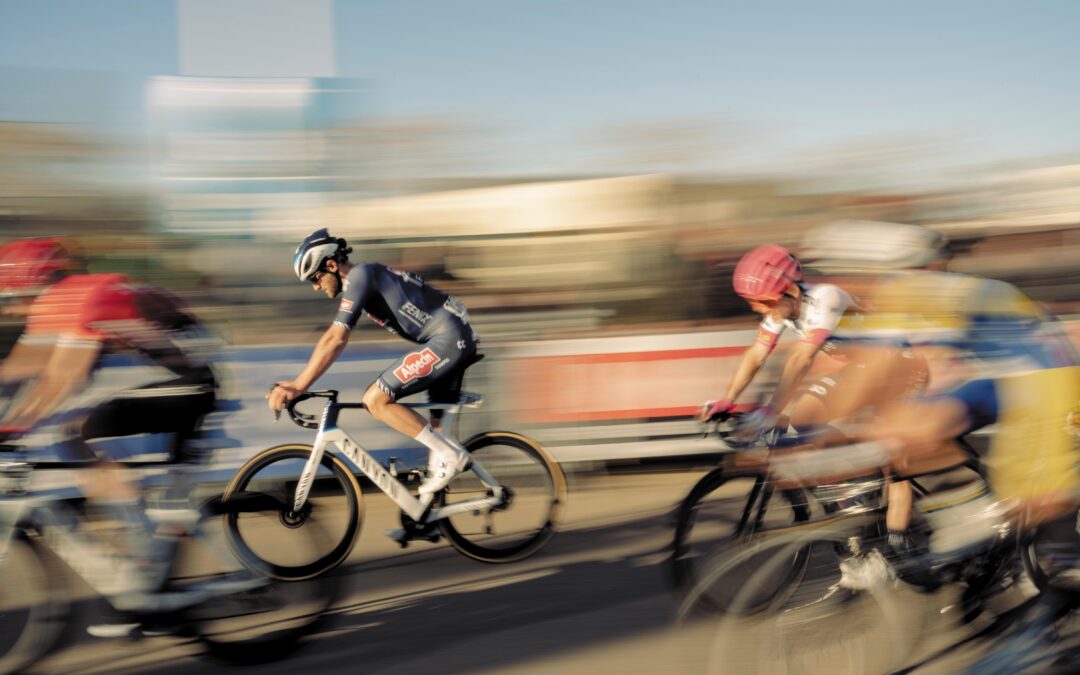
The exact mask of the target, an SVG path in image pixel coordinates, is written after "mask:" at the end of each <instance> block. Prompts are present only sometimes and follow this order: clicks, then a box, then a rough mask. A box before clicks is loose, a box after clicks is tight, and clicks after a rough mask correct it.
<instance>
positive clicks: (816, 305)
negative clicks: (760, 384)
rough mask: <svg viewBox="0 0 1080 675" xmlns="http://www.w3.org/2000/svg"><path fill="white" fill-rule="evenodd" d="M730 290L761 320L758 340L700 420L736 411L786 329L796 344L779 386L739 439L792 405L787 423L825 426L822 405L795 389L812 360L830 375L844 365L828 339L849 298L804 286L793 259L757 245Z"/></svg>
mask: <svg viewBox="0 0 1080 675" xmlns="http://www.w3.org/2000/svg"><path fill="white" fill-rule="evenodd" d="M734 287H735V292H736V293H738V294H739V295H741V296H742V297H744V298H746V299H747V300H748V301H749V303H750V307H751V309H753V310H754V311H755V312H757V313H758V314H761V315H762V317H763V319H762V321H761V324H760V325H759V326H758V334H757V339H756V340H755V341H754V344H752V345H751V346H750V348H749V349H747V350H746V352H745V353H744V354H743V357H742V360H741V361H740V362H739V365H738V367H737V368H736V370H735V375H734V376H733V377H732V380H731V383H730V384H729V385H728V389H727V395H726V396H725V397H724V399H722V400H720V401H709V402H708V403H706V404H705V405H704V406H703V408H702V418H703V419H710V418H713V417H716V416H717V415H720V414H722V413H725V412H728V411H730V410H731V409H732V408H734V407H735V405H734V401H735V400H737V399H738V398H739V396H740V395H741V394H742V393H743V391H745V390H746V388H747V387H748V386H749V385H750V383H751V382H752V381H753V379H754V377H755V376H756V375H757V373H758V371H760V370H761V367H762V366H763V365H764V364H765V362H766V360H768V358H769V355H770V354H772V352H773V349H775V347H776V344H777V342H778V341H779V340H780V335H781V334H782V333H783V332H784V330H785V329H790V330H791V331H792V332H793V333H794V334H795V335H797V336H798V337H799V340H798V342H796V343H795V344H794V345H793V346H792V348H791V354H790V355H789V357H788V360H787V361H786V362H785V364H784V369H783V373H782V374H781V376H780V383H779V385H778V386H777V388H776V390H775V391H774V392H773V395H772V397H771V399H770V400H769V402H768V403H767V404H766V405H764V406H763V407H761V408H759V409H758V410H756V411H754V412H753V413H751V414H750V415H748V416H747V417H746V418H744V420H743V422H742V425H741V426H742V431H743V435H744V436H746V437H754V436H757V435H760V434H761V433H763V432H765V431H767V430H768V429H770V428H772V427H774V426H775V425H776V423H777V420H778V418H779V414H780V412H781V411H783V410H784V409H785V408H786V407H787V406H788V405H789V404H792V412H791V423H792V425H793V426H795V427H796V428H803V427H806V426H812V425H815V424H819V423H824V422H826V421H827V420H826V419H823V418H824V417H825V416H826V415H827V413H826V410H825V405H824V403H823V402H822V401H821V400H820V399H816V398H814V397H812V396H811V397H807V396H806V395H805V393H807V392H801V391H800V385H801V384H803V380H804V379H805V377H806V374H807V373H808V372H809V371H810V368H811V366H812V365H814V363H815V361H817V362H818V363H819V367H824V368H825V369H826V370H829V371H836V370H839V369H840V368H842V367H843V366H844V365H845V364H846V362H845V361H844V360H843V359H842V358H838V357H837V356H832V354H835V353H837V352H838V351H839V350H838V349H837V344H836V341H835V340H834V339H833V337H834V333H835V331H836V327H837V325H838V324H839V323H840V319H841V318H842V317H843V316H844V314H845V313H846V312H848V311H849V310H850V309H852V308H855V307H857V303H856V302H855V300H854V298H852V297H851V295H849V294H848V293H847V292H845V291H844V290H843V289H842V288H840V287H838V286H834V285H832V284H806V283H804V282H803V274H802V265H801V264H800V263H799V261H798V259H797V258H795V256H793V255H792V254H791V253H790V252H788V250H787V249H785V248H783V247H782V246H777V245H775V244H767V245H765V246H760V247H758V248H756V249H754V250H753V251H750V252H749V253H747V254H746V255H745V256H743V258H742V259H741V260H740V261H739V264H738V265H737V266H736V268H735V275H734ZM796 399H797V400H796ZM804 399H805V400H804Z"/></svg>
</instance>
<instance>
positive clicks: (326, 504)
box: [222, 443, 364, 581]
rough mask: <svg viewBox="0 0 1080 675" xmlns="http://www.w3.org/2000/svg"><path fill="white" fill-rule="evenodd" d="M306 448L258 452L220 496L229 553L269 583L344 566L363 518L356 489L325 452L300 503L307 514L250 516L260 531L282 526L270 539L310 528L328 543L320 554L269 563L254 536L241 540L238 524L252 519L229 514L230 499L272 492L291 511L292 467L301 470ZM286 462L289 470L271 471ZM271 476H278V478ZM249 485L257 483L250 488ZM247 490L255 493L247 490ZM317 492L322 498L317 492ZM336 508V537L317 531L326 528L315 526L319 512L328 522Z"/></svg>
mask: <svg viewBox="0 0 1080 675" xmlns="http://www.w3.org/2000/svg"><path fill="white" fill-rule="evenodd" d="M311 449H312V446H310V445H305V444H297V443H290V444H285V445H278V446H275V447H272V448H268V449H266V450H263V451H262V452H260V453H259V454H257V455H255V456H254V457H252V458H251V459H249V460H248V461H247V462H246V463H245V464H244V465H243V466H242V467H240V470H239V471H237V472H236V475H235V476H233V479H232V480H231V481H230V482H229V485H228V486H227V487H226V488H225V493H224V495H223V496H222V503H223V505H224V509H225V510H226V513H225V515H224V519H225V524H226V528H225V531H226V539H227V540H228V542H229V546H230V548H231V549H232V551H233V553H234V554H235V555H236V556H237V557H238V558H239V559H240V560H241V561H242V562H243V563H244V564H245V565H246V566H247V567H248V568H249V569H252V570H254V571H257V572H259V573H261V574H265V575H267V576H269V577H271V578H274V579H280V580H283V581H300V580H304V579H310V578H312V577H315V576H318V575H320V574H325V573H326V572H328V571H330V570H332V569H334V568H335V567H337V566H338V565H340V564H341V563H342V562H344V561H345V559H346V558H347V557H348V556H349V553H351V552H352V550H353V547H354V546H355V545H356V541H357V539H358V538H359V535H360V528H361V525H362V523H363V515H364V513H363V496H362V493H361V490H360V484H359V482H358V481H357V480H356V476H355V475H353V473H352V471H350V470H349V468H348V467H347V466H346V465H345V463H344V462H342V461H341V460H340V459H338V458H337V457H336V456H334V455H332V454H330V453H329V452H327V453H324V454H323V456H322V460H321V461H320V465H321V468H320V471H321V472H325V473H323V474H322V475H321V476H317V477H316V479H315V480H313V484H312V493H311V495H310V496H309V498H308V503H307V504H305V509H307V512H306V515H305V514H300V516H299V517H297V516H295V515H293V514H292V513H291V512H290V511H291V508H285V507H283V508H279V509H277V510H270V511H259V512H255V515H257V516H262V518H261V521H262V522H260V523H259V525H260V526H262V527H265V526H267V525H270V526H271V527H272V525H273V523H274V521H275V520H276V521H277V522H278V523H279V524H280V525H281V528H273V531H272V532H271V534H275V533H276V534H278V535H280V534H282V533H283V532H284V531H285V530H296V529H302V528H305V527H308V526H309V525H311V526H312V528H311V529H313V530H315V531H316V532H315V534H319V535H320V536H322V537H324V538H329V539H331V540H332V542H331V544H330V546H329V547H328V548H329V550H328V551H327V552H326V553H325V554H316V555H317V557H316V558H315V559H314V560H305V561H303V562H293V561H275V560H269V559H267V557H268V556H267V555H266V554H264V553H263V552H262V551H261V550H258V549H259V548H260V547H256V546H254V544H255V543H256V542H255V541H254V539H255V535H254V534H248V535H245V533H244V531H243V530H244V529H245V528H243V527H241V524H242V523H243V522H245V521H246V520H248V519H251V518H252V513H251V512H244V511H241V512H236V511H233V512H229V511H228V508H229V500H230V498H232V499H237V498H238V497H239V496H240V495H241V494H242V493H248V492H257V493H264V494H268V493H272V494H274V496H275V497H277V498H278V500H279V502H280V503H281V504H283V505H285V504H288V505H290V507H291V503H292V496H293V494H294V492H295V484H296V481H297V480H298V479H299V476H300V470H299V469H298V468H297V467H298V466H303V463H304V462H306V461H307V459H308V457H310V455H311ZM285 462H289V463H292V464H295V465H296V466H292V467H289V470H285V469H283V468H282V467H280V466H279V467H278V468H277V469H273V465H274V464H281V463H285ZM264 472H265V474H264V475H263V476H262V477H260V474H261V473H264ZM275 473H280V474H281V475H280V477H279V476H276V475H275ZM323 479H328V480H323ZM253 483H257V484H255V485H253ZM251 487H255V488H256V489H254V490H249V488H251ZM317 489H318V490H321V491H322V493H323V494H319V493H317ZM327 491H329V492H330V493H332V494H330V496H329V497H327V496H325V494H326V493H327ZM339 491H340V493H339ZM335 508H336V509H343V510H344V512H345V513H344V524H343V525H338V526H335V527H334V528H333V529H334V530H335V532H334V533H332V534H330V535H327V534H325V533H324V532H321V531H320V528H325V527H328V526H329V525H330V523H329V522H328V521H326V520H320V521H316V520H315V515H317V514H318V513H320V512H321V513H325V514H326V515H327V518H331V517H333V516H332V514H331V511H332V510H333V509H335ZM251 529H256V528H255V527H253V528H251ZM271 546H272V550H273V551H274V552H275V553H278V554H285V553H288V554H291V555H296V554H299V553H300V552H301V551H302V549H300V548H298V547H283V546H280V545H277V544H272V545H271Z"/></svg>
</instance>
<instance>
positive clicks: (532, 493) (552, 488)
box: [437, 431, 566, 563]
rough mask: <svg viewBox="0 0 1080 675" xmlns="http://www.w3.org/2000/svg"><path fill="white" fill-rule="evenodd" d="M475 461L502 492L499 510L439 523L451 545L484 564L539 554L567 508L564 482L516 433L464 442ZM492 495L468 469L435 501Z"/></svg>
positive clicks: (543, 454) (480, 511)
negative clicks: (505, 492) (505, 495)
mask: <svg viewBox="0 0 1080 675" xmlns="http://www.w3.org/2000/svg"><path fill="white" fill-rule="evenodd" d="M464 446H465V449H466V450H468V451H469V453H470V454H471V455H472V457H473V462H474V463H475V464H477V465H479V466H480V467H482V469H483V470H484V471H486V472H487V473H488V474H489V475H490V476H491V477H493V478H494V479H495V480H496V482H498V484H499V485H500V486H502V487H503V488H504V489H506V490H508V496H509V499H508V501H507V502H506V503H505V504H503V505H501V506H498V507H495V508H491V507H485V508H483V509H477V510H475V511H467V512H464V513H460V514H457V515H454V516H451V517H449V518H444V519H443V520H440V521H439V528H440V529H441V530H442V533H443V535H444V536H445V537H446V538H447V540H449V542H450V543H451V545H453V546H454V548H456V549H457V550H459V551H461V552H462V553H464V554H465V555H467V556H469V557H470V558H474V559H476V560H480V561H482V562H491V563H496V562H500V563H501V562H510V561H512V560H520V559H522V558H525V557H527V556H529V555H532V554H533V553H535V552H536V551H538V550H539V549H540V548H541V547H542V546H543V545H544V544H546V543H547V541H548V540H549V539H551V537H552V535H554V534H555V531H556V529H557V525H558V521H559V516H560V514H561V512H562V508H563V506H564V505H565V503H566V477H565V476H564V475H563V472H562V469H561V468H559V465H558V464H556V463H555V461H554V460H553V459H551V457H550V456H549V455H548V454H547V452H546V451H544V449H543V448H542V447H540V445H539V444H538V443H536V442H535V441H532V440H530V439H528V438H526V437H524V436H521V435H519V434H515V433H510V432H505V431H489V432H487V433H483V434H479V435H477V436H473V437H472V438H470V439H469V440H468V441H466V442H465V443H464ZM489 494H491V490H490V489H489V488H488V487H487V486H486V485H485V484H484V483H483V482H481V480H480V478H479V477H478V476H477V474H476V472H475V471H474V470H472V469H470V470H468V471H466V472H464V473H462V474H461V475H460V476H458V477H457V478H455V479H454V480H453V481H452V482H451V483H450V485H449V486H447V488H446V490H444V491H443V492H441V493H440V494H439V496H438V499H437V505H438V506H450V505H453V504H457V503H460V502H463V501H468V500H471V499H477V498H482V497H484V496H485V495H489Z"/></svg>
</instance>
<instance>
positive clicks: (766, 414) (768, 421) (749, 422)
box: [734, 405, 780, 442]
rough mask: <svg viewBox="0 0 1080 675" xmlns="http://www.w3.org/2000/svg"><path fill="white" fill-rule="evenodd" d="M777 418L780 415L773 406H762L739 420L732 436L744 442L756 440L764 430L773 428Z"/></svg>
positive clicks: (778, 418)
mask: <svg viewBox="0 0 1080 675" xmlns="http://www.w3.org/2000/svg"><path fill="white" fill-rule="evenodd" d="M779 420H780V415H779V413H777V412H776V409H775V408H773V407H772V406H771V405H766V406H762V407H760V408H758V409H757V410H755V411H754V412H752V413H749V414H748V415H744V416H743V418H742V419H741V420H739V425H738V427H736V429H735V433H734V436H735V438H736V439H738V440H740V441H744V442H751V441H756V440H757V439H759V438H761V436H762V434H764V433H765V432H767V431H772V430H773V429H775V428H776V425H777V423H778V422H779Z"/></svg>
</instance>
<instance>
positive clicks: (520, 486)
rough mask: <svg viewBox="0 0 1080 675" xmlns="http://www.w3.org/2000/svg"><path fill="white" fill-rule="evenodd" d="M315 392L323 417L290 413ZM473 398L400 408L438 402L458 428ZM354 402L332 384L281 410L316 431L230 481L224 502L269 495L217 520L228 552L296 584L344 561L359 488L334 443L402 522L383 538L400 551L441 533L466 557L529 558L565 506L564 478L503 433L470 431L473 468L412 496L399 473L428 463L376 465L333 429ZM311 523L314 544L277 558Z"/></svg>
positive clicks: (357, 517)
mask: <svg viewBox="0 0 1080 675" xmlns="http://www.w3.org/2000/svg"><path fill="white" fill-rule="evenodd" d="M313 398H319V399H325V400H326V402H325V405H324V407H323V410H322V414H321V416H317V415H315V414H305V413H302V412H299V411H298V410H296V406H297V404H298V403H301V402H302V401H305V400H308V399H313ZM480 402H481V398H480V397H479V396H477V395H475V394H470V393H467V392H463V393H462V394H461V396H460V398H459V400H458V401H457V402H456V403H452V404H437V403H415V404H406V405H409V406H410V407H413V408H442V409H444V410H445V411H446V419H445V420H444V423H445V427H444V428H456V426H457V420H458V415H459V413H460V412H461V409H462V408H464V407H476V406H478V405H479V404H480ZM362 408H364V404H363V403H345V402H339V401H338V392H337V391H336V390H326V391H313V392H308V393H306V394H303V395H301V396H299V397H297V398H296V399H294V400H293V401H292V402H290V403H289V405H288V406H287V407H286V410H287V412H288V415H289V417H290V418H291V419H292V421H293V422H294V423H296V424H297V425H299V426H301V427H304V428H307V429H316V430H317V433H316V436H315V441H314V443H313V444H312V445H304V444H286V445H279V446H275V447H272V448H269V449H267V450H264V451H262V452H260V453H259V454H257V455H255V456H254V457H252V458H251V459H250V460H249V461H248V462H247V463H245V464H244V466H242V467H241V468H240V470H239V471H238V472H237V474H236V475H235V477H234V478H233V479H232V481H231V482H230V483H229V485H228V487H227V488H226V490H225V494H224V500H225V503H226V504H228V502H229V500H232V499H237V498H242V497H244V496H245V495H249V494H258V495H260V497H259V498H260V499H262V500H264V501H265V499H266V498H267V497H269V498H271V499H273V500H276V501H275V503H274V504H273V506H272V508H268V509H265V510H263V511H261V512H250V511H249V512H244V513H229V514H227V515H226V516H225V521H226V531H227V534H228V537H229V541H230V543H231V545H232V547H233V550H234V551H235V553H236V554H237V556H238V557H239V558H240V559H241V560H243V561H244V562H245V564H247V565H248V566H249V567H251V568H252V569H255V570H258V571H260V572H262V573H264V574H267V575H270V576H272V577H275V578H277V579H285V580H300V579H308V578H311V577H315V576H318V575H321V574H323V573H325V572H327V571H329V570H331V569H333V568H335V567H337V566H338V565H340V564H341V563H342V562H343V561H344V560H345V559H346V558H347V557H348V555H349V553H350V552H351V551H352V550H353V547H354V545H355V544H356V541H357V539H358V538H359V535H360V528H361V524H362V520H363V502H362V500H363V492H362V490H361V487H360V483H359V482H358V480H357V477H356V475H354V473H353V471H351V470H350V468H349V467H348V466H347V465H346V463H345V462H344V461H343V460H342V459H341V458H339V457H338V456H337V455H336V454H334V453H333V452H330V451H331V450H335V449H336V450H337V451H338V452H339V453H340V454H341V455H343V456H344V457H346V458H348V459H349V461H350V462H351V463H352V464H353V465H354V466H356V467H357V468H358V469H359V471H360V473H361V474H363V475H364V476H366V477H367V478H368V479H369V480H370V481H371V483H372V484H373V485H374V487H375V488H377V489H379V490H380V491H382V492H384V493H385V494H386V495H387V496H388V497H390V499H392V500H393V501H394V502H395V503H396V504H397V505H398V507H399V508H400V509H401V528H400V529H397V530H392V531H390V532H388V533H387V534H389V535H390V536H391V537H392V538H393V539H394V540H396V541H397V542H398V543H399V544H400V545H401V546H402V547H405V546H407V545H408V544H409V543H410V542H411V541H413V540H424V541H431V542H433V541H438V540H439V539H440V538H441V537H443V536H445V537H446V539H447V540H448V541H449V542H450V544H451V545H452V546H453V547H454V548H456V549H457V550H458V551H460V552H461V553H463V554H464V555H466V556H469V557H470V558H474V559H476V560H480V561H483V562H490V563H501V562H509V561H513V560H520V559H522V558H525V557H526V556H529V555H532V554H533V553H535V552H536V551H538V550H539V549H540V548H541V547H543V546H544V545H545V544H546V543H547V542H548V540H549V539H550V538H551V537H552V535H553V534H554V533H555V531H556V529H557V524H558V520H559V515H560V512H561V510H562V507H563V505H564V504H565V502H566V478H565V476H564V475H563V472H562V469H561V468H560V467H559V465H558V464H557V463H555V461H554V460H552V459H551V457H550V456H549V455H548V453H547V452H546V451H545V450H544V449H543V448H542V447H541V446H540V445H539V444H538V443H536V442H535V441H533V440H530V439H529V438H526V437H525V436H522V435H521V434H517V433H513V432H509V431H488V432H485V433H481V434H477V435H476V436H473V437H472V438H469V439H468V440H467V441H465V442H464V443H463V444H462V445H463V446H464V447H465V449H466V450H468V451H469V453H470V454H471V455H472V460H473V461H472V465H471V467H470V468H469V469H468V470H466V471H465V472H463V473H462V474H461V475H459V476H457V477H456V478H455V479H454V480H453V481H452V482H451V483H450V484H449V485H448V486H447V487H446V489H444V490H442V491H440V492H438V493H436V494H434V495H427V496H424V497H421V498H417V497H414V496H413V495H412V494H411V492H410V490H409V488H408V487H407V486H406V485H405V484H404V483H402V481H401V480H399V478H400V477H402V475H403V473H404V478H406V480H409V481H410V482H416V481H418V480H419V479H421V478H422V477H423V476H424V474H425V471H426V468H412V469H407V470H405V471H404V472H403V471H402V468H401V467H400V466H399V463H398V461H397V460H396V459H395V458H391V459H390V461H389V463H388V465H387V466H383V464H381V463H380V462H379V461H378V460H376V459H375V458H374V457H372V456H371V454H369V453H368V452H367V451H366V450H365V449H364V448H363V447H362V446H361V445H360V444H359V443H358V442H357V441H356V440H355V439H353V438H352V436H350V435H349V434H348V433H347V432H346V431H345V430H344V429H342V428H341V427H340V426H339V416H340V414H341V412H342V411H344V410H350V409H354V410H355V409H362ZM313 523H314V524H317V525H318V526H319V527H318V533H319V536H320V537H322V540H321V543H320V545H319V546H317V547H315V548H312V549H309V550H308V555H307V556H305V559H304V561H303V562H302V563H299V564H297V563H295V562H290V561H288V560H285V558H286V555H294V554H295V553H296V551H297V550H299V546H301V545H303V544H302V543H298V544H297V546H293V547H289V545H288V544H285V546H284V547H283V545H282V541H283V539H287V538H288V536H289V534H290V533H302V532H303V531H304V530H305V528H308V527H309V526H310V525H311V524H313Z"/></svg>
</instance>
